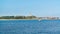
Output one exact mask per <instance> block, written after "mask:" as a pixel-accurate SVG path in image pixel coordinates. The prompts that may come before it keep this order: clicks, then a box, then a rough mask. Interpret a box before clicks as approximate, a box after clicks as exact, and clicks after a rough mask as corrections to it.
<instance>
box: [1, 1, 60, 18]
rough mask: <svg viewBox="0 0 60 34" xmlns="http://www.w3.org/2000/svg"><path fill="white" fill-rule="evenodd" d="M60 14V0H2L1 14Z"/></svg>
mask: <svg viewBox="0 0 60 34" xmlns="http://www.w3.org/2000/svg"><path fill="white" fill-rule="evenodd" d="M29 13H31V14H32V15H34V16H59V17H60V0H0V16H16V15H18V16H21V15H23V16H27V15H29Z"/></svg>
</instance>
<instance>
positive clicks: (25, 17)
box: [0, 16, 36, 19]
mask: <svg viewBox="0 0 60 34" xmlns="http://www.w3.org/2000/svg"><path fill="white" fill-rule="evenodd" d="M33 18H36V16H2V17H0V19H33Z"/></svg>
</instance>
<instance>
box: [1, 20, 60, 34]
mask: <svg viewBox="0 0 60 34" xmlns="http://www.w3.org/2000/svg"><path fill="white" fill-rule="evenodd" d="M0 34H60V20H40V21H39V20H0Z"/></svg>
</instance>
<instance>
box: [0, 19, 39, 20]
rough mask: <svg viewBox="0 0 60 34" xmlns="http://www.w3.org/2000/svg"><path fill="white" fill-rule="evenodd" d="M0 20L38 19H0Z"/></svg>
mask: <svg viewBox="0 0 60 34" xmlns="http://www.w3.org/2000/svg"><path fill="white" fill-rule="evenodd" d="M0 20H38V19H0Z"/></svg>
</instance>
